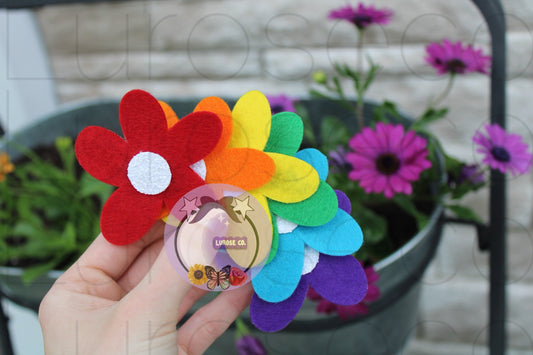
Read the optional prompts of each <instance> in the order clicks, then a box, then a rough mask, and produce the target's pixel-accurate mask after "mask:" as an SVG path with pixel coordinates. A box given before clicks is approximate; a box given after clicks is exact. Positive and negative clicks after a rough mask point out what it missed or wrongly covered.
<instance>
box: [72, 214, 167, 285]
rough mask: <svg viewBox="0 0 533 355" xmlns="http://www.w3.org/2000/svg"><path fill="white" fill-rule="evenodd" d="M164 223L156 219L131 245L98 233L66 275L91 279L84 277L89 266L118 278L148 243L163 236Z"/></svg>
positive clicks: (73, 277) (112, 277) (79, 278)
mask: <svg viewBox="0 0 533 355" xmlns="http://www.w3.org/2000/svg"><path fill="white" fill-rule="evenodd" d="M164 225H165V224H164V223H163V222H162V221H156V222H155V223H154V225H153V226H152V228H150V230H149V231H148V232H147V233H146V234H145V235H144V236H143V237H142V238H141V239H139V240H137V241H136V242H134V243H132V244H129V245H114V244H111V243H109V242H108V241H107V240H106V239H105V238H104V237H103V235H102V234H100V235H98V237H96V239H95V240H94V241H93V242H92V244H91V245H90V246H89V248H87V250H86V251H85V252H84V253H83V254H82V255H81V256H80V258H79V259H78V261H77V262H76V263H75V264H74V265H72V266H71V267H70V268H69V269H68V270H67V271H65V277H68V278H69V279H71V280H72V279H76V280H81V281H89V280H87V279H86V278H85V277H84V270H86V269H87V268H89V269H96V270H99V271H101V272H103V273H105V275H107V276H108V277H109V278H111V279H113V280H117V279H118V278H119V277H120V276H121V275H122V274H123V273H124V272H125V271H126V270H127V269H128V268H129V266H130V265H131V263H132V262H133V261H134V260H135V259H136V258H137V256H138V255H139V253H141V252H142V251H143V250H144V249H145V248H146V246H147V245H150V244H151V243H152V242H153V241H154V240H157V239H159V238H162V237H163V230H164Z"/></svg>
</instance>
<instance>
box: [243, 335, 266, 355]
mask: <svg viewBox="0 0 533 355" xmlns="http://www.w3.org/2000/svg"><path fill="white" fill-rule="evenodd" d="M235 345H236V347H237V353H238V354H239V355H266V354H267V350H266V349H265V347H264V346H263V343H261V341H260V340H259V339H257V338H255V337H253V336H251V335H244V336H242V337H241V338H239V339H238V340H237V342H236V343H235Z"/></svg>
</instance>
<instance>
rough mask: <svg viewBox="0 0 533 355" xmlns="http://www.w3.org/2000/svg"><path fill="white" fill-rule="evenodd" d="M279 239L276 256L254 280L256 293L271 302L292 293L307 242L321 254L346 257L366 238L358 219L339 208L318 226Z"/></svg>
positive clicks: (303, 228) (297, 229) (298, 277)
mask: <svg viewBox="0 0 533 355" xmlns="http://www.w3.org/2000/svg"><path fill="white" fill-rule="evenodd" d="M279 239H280V242H279V246H278V252H277V254H276V256H275V257H274V258H273V259H272V260H271V261H270V262H269V263H268V264H266V265H265V266H264V267H263V269H262V270H261V272H260V273H259V275H258V276H257V277H256V278H255V279H253V280H252V284H253V286H254V290H255V292H256V293H257V295H258V296H259V297H261V298H262V299H264V300H265V301H268V302H280V301H283V300H284V299H286V298H287V297H289V296H290V294H291V293H292V292H293V290H294V287H296V284H297V283H298V281H299V279H300V276H301V274H302V270H303V263H304V255H305V246H306V245H307V246H309V247H311V248H313V249H315V250H316V251H318V252H321V253H325V254H328V255H337V256H344V255H350V254H352V253H354V252H356V251H357V250H358V249H359V247H360V246H361V244H362V239H363V237H362V232H361V229H360V227H359V225H358V224H357V222H355V220H354V219H353V218H352V217H351V216H350V215H349V214H347V213H346V212H344V211H343V210H341V209H338V210H337V214H336V215H335V217H334V218H333V219H332V220H331V221H329V222H328V223H326V224H324V225H322V226H318V227H304V226H298V227H297V228H296V229H294V230H293V231H292V232H290V233H286V234H282V235H280V236H279ZM296 240H298V241H299V242H297V241H296Z"/></svg>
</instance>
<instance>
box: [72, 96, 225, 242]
mask: <svg viewBox="0 0 533 355" xmlns="http://www.w3.org/2000/svg"><path fill="white" fill-rule="evenodd" d="M119 118H120V125H121V127H122V131H123V133H124V137H125V138H124V139H122V138H121V137H120V136H118V135H117V134H115V133H113V132H111V131H109V130H107V129H105V128H102V127H95V126H91V127H87V128H85V129H84V130H83V131H82V132H81V133H80V134H79V136H78V138H77V140H76V146H75V150H76V157H77V158H78V161H79V162H80V164H81V166H82V167H83V168H84V169H85V170H86V171H87V172H88V173H89V174H91V175H92V176H94V177H95V178H96V179H98V180H101V181H103V182H105V183H107V184H110V185H114V186H118V189H117V190H116V191H115V192H114V193H113V194H112V195H111V196H110V197H109V199H108V200H107V202H106V203H105V205H104V208H103V210H102V216H101V219H100V228H101V230H102V234H103V235H104V237H105V238H106V239H107V240H108V241H109V242H111V243H113V244H117V245H125V244H130V243H133V242H135V241H136V240H138V239H139V238H141V237H142V236H143V235H144V234H145V233H146V232H147V231H148V230H149V229H150V227H151V226H152V224H153V223H154V222H155V221H156V220H157V219H158V217H159V215H160V212H161V209H162V208H163V206H166V207H167V208H168V209H172V207H173V206H174V204H175V203H176V202H177V201H178V200H179V199H180V198H181V197H182V196H183V195H184V194H186V193H187V192H189V191H190V190H192V189H194V188H196V187H198V186H201V185H203V184H205V181H204V180H203V179H202V178H201V177H200V176H199V175H198V174H197V173H196V172H195V171H194V170H193V169H191V167H190V166H191V165H192V164H194V163H196V162H198V161H200V160H202V159H203V158H204V157H205V156H206V155H208V154H209V153H210V152H211V151H212V150H213V148H214V147H215V146H216V145H217V143H218V140H219V139H220V135H221V132H222V124H221V122H220V119H219V118H218V117H217V116H216V115H215V114H213V113H211V112H195V113H193V114H190V115H188V116H186V117H184V118H183V119H181V120H180V121H179V122H178V123H176V124H175V125H174V126H173V127H172V128H171V129H167V121H166V119H165V114H164V112H163V110H162V108H161V106H160V105H159V103H158V101H157V100H156V99H155V98H154V97H153V96H152V95H150V94H149V93H147V92H145V91H142V90H133V91H130V92H128V93H127V94H126V95H125V96H124V97H123V99H122V101H121V102H120V106H119Z"/></svg>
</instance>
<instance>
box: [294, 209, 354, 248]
mask: <svg viewBox="0 0 533 355" xmlns="http://www.w3.org/2000/svg"><path fill="white" fill-rule="evenodd" d="M292 234H295V235H296V236H298V237H299V238H302V239H303V240H304V241H305V243H306V244H307V245H309V246H310V247H312V248H313V249H316V250H318V251H319V252H321V253H324V254H328V255H337V256H343V255H348V254H352V253H355V252H356V251H357V250H359V248H360V247H361V245H362V244H363V232H362V231H361V227H359V224H357V222H356V221H355V220H354V219H353V218H352V216H350V215H349V214H348V213H346V212H344V211H343V210H341V209H338V210H337V213H336V214H335V217H333V219H332V220H331V221H329V222H328V223H326V224H323V225H321V226H318V227H304V226H300V227H298V228H296V229H295V230H294V232H292Z"/></svg>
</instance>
